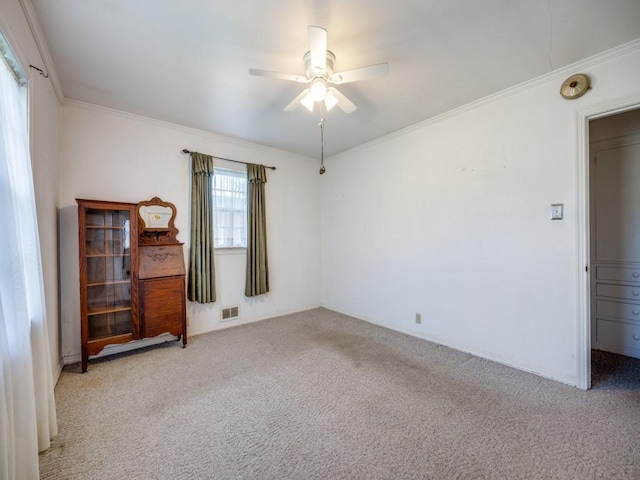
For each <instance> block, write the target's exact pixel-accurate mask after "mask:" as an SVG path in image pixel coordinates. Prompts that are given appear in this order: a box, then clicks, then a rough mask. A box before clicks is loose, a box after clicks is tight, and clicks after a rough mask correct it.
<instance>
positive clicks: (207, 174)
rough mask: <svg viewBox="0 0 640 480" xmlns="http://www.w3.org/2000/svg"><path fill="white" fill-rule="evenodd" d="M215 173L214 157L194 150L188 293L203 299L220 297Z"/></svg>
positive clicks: (190, 298) (213, 300) (196, 298)
mask: <svg viewBox="0 0 640 480" xmlns="http://www.w3.org/2000/svg"><path fill="white" fill-rule="evenodd" d="M212 176H213V157H212V156H211V155H204V154H202V153H197V152H191V235H190V240H191V253H190V256H189V286H188V288H187V297H188V298H189V300H191V301H193V302H199V303H213V302H215V301H216V269H215V265H214V260H213V216H212V214H213V199H212V191H211V181H212Z"/></svg>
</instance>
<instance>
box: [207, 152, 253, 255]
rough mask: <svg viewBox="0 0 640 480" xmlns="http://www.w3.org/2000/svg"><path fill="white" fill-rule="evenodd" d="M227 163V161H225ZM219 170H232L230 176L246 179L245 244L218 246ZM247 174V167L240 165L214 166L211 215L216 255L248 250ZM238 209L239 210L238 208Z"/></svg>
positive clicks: (243, 252)
mask: <svg viewBox="0 0 640 480" xmlns="http://www.w3.org/2000/svg"><path fill="white" fill-rule="evenodd" d="M225 163H226V162H225ZM217 172H230V173H231V174H232V175H228V176H235V177H241V176H243V177H244V179H245V191H244V193H245V203H244V214H245V215H244V230H245V236H244V240H245V245H244V246H216V244H217V242H216V214H217V212H218V209H217V208H216V195H215V190H216V188H215V177H216V174H217ZM246 176H247V172H246V168H242V167H240V168H239V167H238V166H237V165H233V166H230V165H226V164H224V165H222V164H221V165H214V167H213V179H212V182H211V195H212V205H213V208H212V212H211V216H212V221H213V236H214V238H213V242H214V247H213V249H214V254H215V255H244V254H245V253H246V251H247V244H246V242H247V241H248V239H247V237H246V232H247V230H248V225H247V223H248V221H247V215H248V194H249V192H248V184H247V181H246ZM230 211H231V212H233V211H234V210H230ZM236 211H237V210H236Z"/></svg>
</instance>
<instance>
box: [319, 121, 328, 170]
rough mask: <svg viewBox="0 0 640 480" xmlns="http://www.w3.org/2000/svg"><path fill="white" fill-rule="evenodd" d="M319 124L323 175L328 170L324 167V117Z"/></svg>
mask: <svg viewBox="0 0 640 480" xmlns="http://www.w3.org/2000/svg"><path fill="white" fill-rule="evenodd" d="M318 126H319V127H320V175H322V174H323V173H324V172H326V171H327V169H326V168H324V117H321V118H320V123H319V124H318Z"/></svg>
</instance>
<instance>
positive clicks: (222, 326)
mask: <svg viewBox="0 0 640 480" xmlns="http://www.w3.org/2000/svg"><path fill="white" fill-rule="evenodd" d="M316 308H322V305H320V304H318V305H316V306H311V307H304V308H300V309H297V310H289V311H286V312H276V313H275V314H269V315H265V316H261V317H255V318H247V319H244V318H239V319H238V320H231V321H226V322H224V323H220V322H218V323H216V324H215V325H213V328H207V329H203V330H198V331H194V332H191V331H190V330H188V327H187V331H188V334H189V337H195V336H197V335H204V334H205V333H211V332H217V331H218V330H225V329H227V328H233V327H239V326H240V325H248V324H250V323H256V322H261V321H263V320H270V319H272V318H278V317H284V316H286V315H293V314H294V313H300V312H308V311H309V310H315V309H316Z"/></svg>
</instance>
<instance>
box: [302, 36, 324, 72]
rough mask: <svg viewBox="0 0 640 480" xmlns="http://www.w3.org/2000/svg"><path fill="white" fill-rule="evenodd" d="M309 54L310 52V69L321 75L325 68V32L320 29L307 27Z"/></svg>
mask: <svg viewBox="0 0 640 480" xmlns="http://www.w3.org/2000/svg"><path fill="white" fill-rule="evenodd" d="M307 33H308V35H309V52H311V69H312V70H313V72H314V73H316V74H318V75H322V74H323V73H324V71H325V69H326V68H327V31H326V30H325V29H324V28H322V27H316V26H314V25H309V26H308V27H307Z"/></svg>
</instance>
